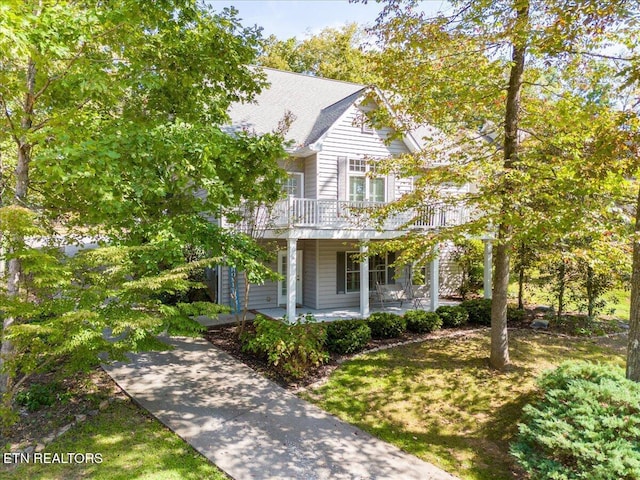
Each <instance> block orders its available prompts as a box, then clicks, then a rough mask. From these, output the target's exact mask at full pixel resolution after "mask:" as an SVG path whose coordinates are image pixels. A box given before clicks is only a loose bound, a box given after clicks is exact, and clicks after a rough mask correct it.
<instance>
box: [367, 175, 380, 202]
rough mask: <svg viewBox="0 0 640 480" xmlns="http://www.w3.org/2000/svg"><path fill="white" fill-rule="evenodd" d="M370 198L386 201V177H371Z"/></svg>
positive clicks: (375, 200) (374, 200)
mask: <svg viewBox="0 0 640 480" xmlns="http://www.w3.org/2000/svg"><path fill="white" fill-rule="evenodd" d="M369 200H371V201H372V202H384V178H371V179H369Z"/></svg>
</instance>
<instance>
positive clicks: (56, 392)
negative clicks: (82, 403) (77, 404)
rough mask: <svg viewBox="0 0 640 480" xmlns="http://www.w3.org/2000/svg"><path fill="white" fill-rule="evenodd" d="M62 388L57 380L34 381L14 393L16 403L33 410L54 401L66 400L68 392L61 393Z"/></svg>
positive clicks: (47, 405)
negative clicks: (48, 381) (50, 381)
mask: <svg viewBox="0 0 640 480" xmlns="http://www.w3.org/2000/svg"><path fill="white" fill-rule="evenodd" d="M62 390H63V387H62V385H61V384H60V383H58V382H53V383H34V384H32V385H30V386H29V388H28V389H26V390H23V391H21V392H18V393H17V394H16V403H17V404H18V405H22V406H24V407H27V410H29V411H30V412H34V411H36V410H40V409H41V408H42V407H50V406H51V405H53V404H54V403H56V402H64V401H66V400H68V398H69V396H70V394H69V393H63V392H62Z"/></svg>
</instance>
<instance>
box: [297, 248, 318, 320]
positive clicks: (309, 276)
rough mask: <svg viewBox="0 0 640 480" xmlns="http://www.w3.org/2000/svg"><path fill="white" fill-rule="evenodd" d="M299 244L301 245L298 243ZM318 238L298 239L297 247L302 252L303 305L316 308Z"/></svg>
mask: <svg viewBox="0 0 640 480" xmlns="http://www.w3.org/2000/svg"><path fill="white" fill-rule="evenodd" d="M300 244H301V245H300ZM317 244H318V240H304V241H298V248H300V247H302V250H303V251H304V254H303V260H302V263H303V266H302V268H303V284H302V290H303V295H304V298H303V305H305V306H307V307H311V308H318V303H317V301H318V298H317V295H316V290H317V289H316V272H317V271H318V268H317V267H318V265H317V261H318V259H317V256H316V249H317Z"/></svg>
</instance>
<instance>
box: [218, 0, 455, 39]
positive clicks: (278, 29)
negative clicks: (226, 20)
mask: <svg viewBox="0 0 640 480" xmlns="http://www.w3.org/2000/svg"><path fill="white" fill-rule="evenodd" d="M207 3H209V4H210V5H212V6H213V8H214V9H215V10H222V9H223V8H224V7H229V6H234V7H235V8H236V9H237V10H238V11H239V15H238V16H239V17H240V18H241V19H242V24H243V25H245V26H252V25H258V26H260V27H263V29H264V30H263V36H265V37H268V36H269V35H275V36H276V37H278V38H280V39H281V40H284V39H286V38H290V37H297V38H298V39H304V38H306V37H307V36H310V35H314V34H317V33H318V32H320V31H321V30H322V29H323V28H326V27H334V28H335V27H340V26H342V25H344V24H346V23H351V22H356V23H358V24H360V25H367V24H372V23H373V22H374V21H375V19H376V17H377V16H378V13H379V12H380V10H382V8H383V6H382V5H381V4H378V3H377V2H375V1H369V2H368V3H367V4H366V5H365V4H362V3H356V4H353V3H349V2H348V1H347V0H262V1H257V0H236V1H228V0H207ZM443 5H446V2H445V1H442V0H433V1H425V2H423V8H424V10H425V11H427V12H435V11H437V10H438V9H440V8H442V7H443Z"/></svg>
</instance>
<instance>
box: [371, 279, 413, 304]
mask: <svg viewBox="0 0 640 480" xmlns="http://www.w3.org/2000/svg"><path fill="white" fill-rule="evenodd" d="M376 292H377V294H378V301H379V302H380V305H381V306H382V308H384V302H387V303H392V302H400V306H401V307H402V303H403V302H404V301H405V300H407V295H406V293H405V291H404V289H403V288H402V285H395V284H392V285H381V284H379V283H377V284H376Z"/></svg>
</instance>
